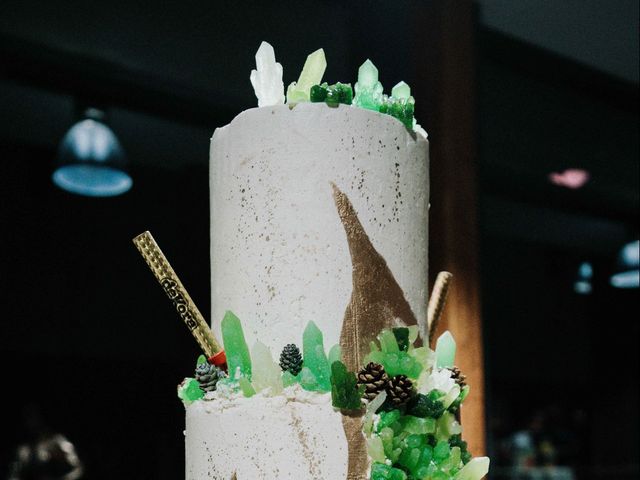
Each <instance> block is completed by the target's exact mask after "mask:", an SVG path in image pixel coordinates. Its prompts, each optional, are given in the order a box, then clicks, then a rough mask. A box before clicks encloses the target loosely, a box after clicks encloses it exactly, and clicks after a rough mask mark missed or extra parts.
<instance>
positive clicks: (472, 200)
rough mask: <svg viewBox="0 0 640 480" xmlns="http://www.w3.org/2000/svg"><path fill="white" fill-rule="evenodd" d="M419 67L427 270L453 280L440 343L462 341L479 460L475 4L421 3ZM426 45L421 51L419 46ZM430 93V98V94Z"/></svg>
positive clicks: (469, 422)
mask: <svg viewBox="0 0 640 480" xmlns="http://www.w3.org/2000/svg"><path fill="white" fill-rule="evenodd" d="M415 11H416V15H415V18H416V22H417V23H416V26H415V30H416V36H417V45H418V47H417V48H416V49H415V53H414V56H415V63H416V65H417V72H416V73H417V79H418V84H417V85H416V86H415V89H414V90H415V91H416V92H419V95H420V99H421V100H422V103H420V102H417V105H416V108H417V112H416V117H417V118H418V120H419V121H420V123H421V124H422V125H424V126H425V127H426V129H427V131H428V132H429V140H430V150H431V167H430V172H431V209H430V227H429V228H430V247H429V249H430V252H429V257H430V258H429V269H430V277H431V285H433V280H434V279H435V276H436V275H437V273H438V271H441V270H447V271H449V272H451V273H452V274H453V283H452V287H451V290H450V292H449V298H448V301H447V306H446V308H445V310H444V316H443V319H442V322H441V323H440V326H439V328H438V331H437V332H436V337H437V336H438V335H439V334H440V333H442V332H443V331H444V330H446V329H448V330H450V331H451V332H452V334H453V335H454V338H455V339H456V342H457V345H458V350H457V352H458V353H457V356H456V363H457V364H458V366H459V367H460V369H461V370H462V371H463V373H464V374H465V375H467V379H468V383H469V384H470V385H471V393H470V396H469V397H468V399H467V400H466V401H465V404H464V407H463V409H462V424H463V427H464V435H463V436H464V438H465V440H466V441H467V442H468V443H469V448H470V450H471V451H472V453H473V454H474V455H481V454H484V453H485V414H484V368H483V342H482V321H481V303H480V301H481V298H480V276H479V257H478V238H479V235H478V225H477V211H478V191H477V190H478V189H477V185H476V182H477V152H476V150H477V148H476V143H477V142H476V126H475V109H476V105H475V78H474V58H475V55H474V30H475V14H474V7H473V3H472V2H470V1H466V0H465V1H453V0H451V1H449V0H438V1H433V2H428V3H424V4H417V5H416V9H415ZM420 46H423V48H420ZM425 92H426V93H425Z"/></svg>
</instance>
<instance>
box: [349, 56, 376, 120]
mask: <svg viewBox="0 0 640 480" xmlns="http://www.w3.org/2000/svg"><path fill="white" fill-rule="evenodd" d="M354 90H355V92H356V96H355V97H354V98H353V104H354V105H356V106H358V107H360V108H366V109H368V110H376V111H377V110H378V109H379V108H380V105H382V84H381V83H380V82H379V81H378V69H377V68H376V66H375V65H374V64H373V62H371V60H369V59H367V60H366V61H365V62H364V63H363V64H362V65H360V68H359V69H358V81H357V82H356V84H355V85H354Z"/></svg>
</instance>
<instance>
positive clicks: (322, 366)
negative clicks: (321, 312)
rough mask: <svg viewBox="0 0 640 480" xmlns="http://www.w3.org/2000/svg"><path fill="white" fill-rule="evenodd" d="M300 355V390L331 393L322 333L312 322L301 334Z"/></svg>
mask: <svg viewBox="0 0 640 480" xmlns="http://www.w3.org/2000/svg"><path fill="white" fill-rule="evenodd" d="M302 355H303V363H302V371H301V372H300V385H301V386H302V388H304V389H305V390H311V391H315V392H329V391H331V365H330V364H329V359H328V358H327V355H326V353H325V350H324V339H323V337H322V332H321V331H320V329H319V328H318V327H317V325H316V324H315V323H314V322H309V323H308V324H307V328H305V329H304V333H303V334H302Z"/></svg>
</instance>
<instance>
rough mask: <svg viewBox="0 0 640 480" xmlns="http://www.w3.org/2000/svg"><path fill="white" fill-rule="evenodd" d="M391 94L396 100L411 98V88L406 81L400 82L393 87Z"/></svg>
mask: <svg viewBox="0 0 640 480" xmlns="http://www.w3.org/2000/svg"><path fill="white" fill-rule="evenodd" d="M391 96H392V97H393V98H395V99H396V100H405V101H406V100H409V98H410V97H411V88H409V85H407V84H406V83H405V82H399V83H397V84H396V85H395V86H394V87H393V88H392V89H391Z"/></svg>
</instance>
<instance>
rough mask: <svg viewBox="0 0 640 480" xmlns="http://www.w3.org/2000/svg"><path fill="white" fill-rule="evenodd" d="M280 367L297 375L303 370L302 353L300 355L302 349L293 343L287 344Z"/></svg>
mask: <svg viewBox="0 0 640 480" xmlns="http://www.w3.org/2000/svg"><path fill="white" fill-rule="evenodd" d="M280 368H281V369H282V371H283V372H286V371H289V372H291V374H292V375H297V374H299V373H300V370H302V355H300V349H298V347H296V346H295V345H294V344H293V343H290V344H288V345H285V347H284V348H283V349H282V353H281V354H280Z"/></svg>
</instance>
